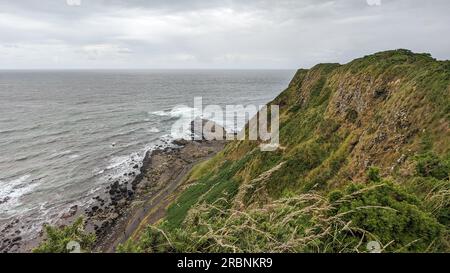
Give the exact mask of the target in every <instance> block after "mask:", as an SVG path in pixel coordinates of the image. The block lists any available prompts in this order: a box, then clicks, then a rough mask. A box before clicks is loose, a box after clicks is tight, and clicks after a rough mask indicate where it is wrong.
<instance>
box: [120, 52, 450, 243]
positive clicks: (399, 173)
mask: <svg viewBox="0 0 450 273" xmlns="http://www.w3.org/2000/svg"><path fill="white" fill-rule="evenodd" d="M271 104H278V105H280V112H281V113H280V144H281V148H280V149H278V150H277V151H275V152H261V151H260V150H259V147H258V143H256V142H251V141H234V142H230V143H229V144H228V145H227V146H226V147H225V149H224V150H223V151H222V152H221V153H220V154H218V155H217V156H216V157H214V158H213V159H211V160H209V161H207V162H204V163H202V164H200V165H198V166H196V167H195V168H194V170H193V171H192V172H191V173H190V175H189V176H188V177H187V178H186V182H185V185H184V187H183V189H184V190H183V191H181V192H180V195H179V196H178V198H177V199H176V201H175V202H174V203H173V204H172V205H171V206H170V207H169V208H168V212H167V217H166V219H165V221H163V222H162V223H160V224H158V226H156V227H152V226H151V227H149V228H148V229H147V230H146V232H145V234H143V235H142V236H141V239H140V240H138V241H129V242H128V243H127V244H126V245H124V246H122V247H121V251H146V252H154V251H189V252H197V251H200V252H209V251H227V252H228V251H229V252H248V251H252V252H258V251H271V252H273V251H275V252H289V251H292V252H294V251H306V252H341V251H344V252H353V251H356V252H361V251H366V245H367V243H368V242H370V241H377V242H379V243H380V245H381V247H382V248H383V250H384V251H420V252H424V251H448V250H449V246H448V226H449V219H448V218H449V212H450V210H449V198H448V197H449V170H450V167H449V166H450V143H449V142H450V130H449V123H450V62H449V61H437V60H435V59H433V58H432V57H431V56H430V55H428V54H414V53H412V52H410V51H408V50H395V51H387V52H381V53H377V54H374V55H370V56H366V57H364V58H360V59H357V60H354V61H352V62H350V63H348V64H345V65H339V64H320V65H317V66H315V67H313V68H311V69H309V70H306V69H301V70H299V71H298V72H297V73H296V75H295V77H294V78H293V80H292V81H291V83H290V84H289V87H288V88H287V89H286V90H285V91H284V92H282V93H281V94H280V95H279V96H278V97H277V98H276V99H275V100H274V101H273V102H272V103H271Z"/></svg>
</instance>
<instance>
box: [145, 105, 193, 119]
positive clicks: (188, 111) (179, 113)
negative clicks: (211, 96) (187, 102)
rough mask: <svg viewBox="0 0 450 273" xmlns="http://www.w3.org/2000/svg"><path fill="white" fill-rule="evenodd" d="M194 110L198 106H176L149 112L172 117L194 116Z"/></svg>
mask: <svg viewBox="0 0 450 273" xmlns="http://www.w3.org/2000/svg"><path fill="white" fill-rule="evenodd" d="M194 110H196V108H193V107H188V106H176V107H174V108H173V109H171V110H163V111H154V112H150V113H149V114H151V115H155V116H160V117H172V118H182V117H186V118H191V119H193V118H194Z"/></svg>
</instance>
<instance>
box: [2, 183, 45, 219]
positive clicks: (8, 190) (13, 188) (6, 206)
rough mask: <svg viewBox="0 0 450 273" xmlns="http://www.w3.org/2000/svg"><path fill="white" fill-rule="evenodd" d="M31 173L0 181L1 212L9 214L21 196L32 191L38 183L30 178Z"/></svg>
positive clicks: (19, 202)
mask: <svg viewBox="0 0 450 273" xmlns="http://www.w3.org/2000/svg"><path fill="white" fill-rule="evenodd" d="M30 177H31V175H29V174H27V175H23V176H21V177H19V178H16V179H13V180H10V181H6V182H5V181H0V200H2V201H3V203H2V204H0V210H1V211H2V213H4V214H7V215H10V214H12V213H13V208H14V207H17V206H18V205H20V204H22V203H21V200H20V199H21V197H22V196H24V195H25V194H27V193H29V192H31V191H33V189H35V188H36V187H37V186H38V185H39V184H38V183H37V180H30Z"/></svg>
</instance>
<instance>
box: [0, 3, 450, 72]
mask: <svg viewBox="0 0 450 273" xmlns="http://www.w3.org/2000/svg"><path fill="white" fill-rule="evenodd" d="M78 1H81V5H77V2H78ZM396 48H408V49H411V50H413V51H416V52H429V53H431V54H432V55H433V56H434V57H436V58H438V59H450V1H448V0H381V1H380V0H335V1H327V0H290V1H288V0H285V1H280V0H277V1H270V0H259V1H257V0H254V1H253V0H245V1H243V0H242V1H232V0H222V1H216V0H208V1H201V0H183V1H181V0H175V1H174V0H171V1H164V0H157V1H152V0H9V1H6V0H0V68H2V69H21V68H25V69H31V68H288V69H292V68H299V67H305V68H307V67H310V66H312V65H314V64H316V63H319V62H341V63H345V62H347V61H349V60H351V59H354V58H356V57H360V56H362V55H366V54H370V53H374V52H377V51H382V50H387V49H396Z"/></svg>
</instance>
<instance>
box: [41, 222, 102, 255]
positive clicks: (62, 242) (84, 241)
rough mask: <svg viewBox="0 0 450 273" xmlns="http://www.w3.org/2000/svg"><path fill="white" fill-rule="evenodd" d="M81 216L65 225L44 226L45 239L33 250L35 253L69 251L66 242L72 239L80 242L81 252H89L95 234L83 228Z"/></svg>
mask: <svg viewBox="0 0 450 273" xmlns="http://www.w3.org/2000/svg"><path fill="white" fill-rule="evenodd" d="M84 226H85V223H84V220H83V218H81V217H80V218H78V219H77V220H76V221H75V222H74V223H73V224H72V225H69V226H65V227H60V228H58V227H52V226H45V232H46V239H45V240H44V241H43V242H42V243H41V244H40V245H39V246H38V247H37V248H35V249H34V250H33V252H35V253H69V252H71V251H72V249H69V248H68V244H69V243H70V242H71V241H73V242H76V243H79V244H80V247H81V251H82V252H90V251H91V249H92V247H93V246H94V243H95V240H96V238H95V234H89V233H87V232H85V230H84Z"/></svg>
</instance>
